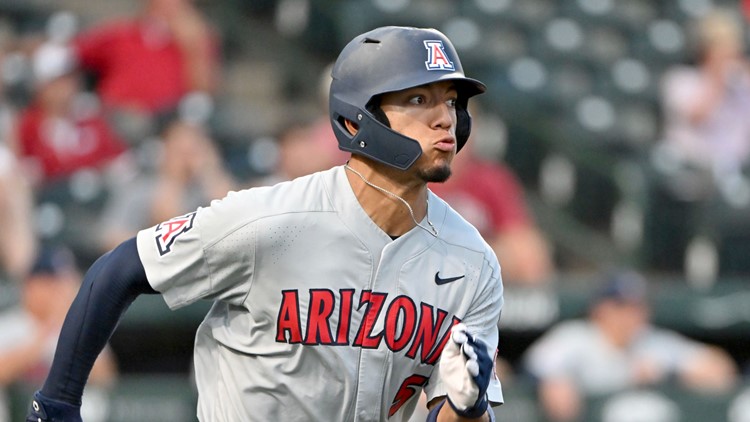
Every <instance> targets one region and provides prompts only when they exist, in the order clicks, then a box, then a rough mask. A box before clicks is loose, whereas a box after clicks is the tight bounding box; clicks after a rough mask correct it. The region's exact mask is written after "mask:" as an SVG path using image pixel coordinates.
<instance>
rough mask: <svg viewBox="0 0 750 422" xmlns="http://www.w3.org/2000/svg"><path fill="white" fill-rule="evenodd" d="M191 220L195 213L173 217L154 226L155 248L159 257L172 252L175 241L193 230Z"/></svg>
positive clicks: (193, 218)
mask: <svg viewBox="0 0 750 422" xmlns="http://www.w3.org/2000/svg"><path fill="white" fill-rule="evenodd" d="M193 220H195V212H191V213H189V214H185V215H181V216H179V217H174V218H172V219H170V220H167V221H165V222H163V223H159V224H157V225H156V227H155V228H154V233H155V234H156V237H155V240H156V248H157V250H158V251H159V255H160V256H164V255H166V254H168V253H170V252H172V246H173V245H174V242H175V240H177V238H178V237H179V236H180V235H181V234H183V233H187V232H189V231H190V230H191V229H192V228H193Z"/></svg>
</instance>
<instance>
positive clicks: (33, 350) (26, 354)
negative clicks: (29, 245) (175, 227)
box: [0, 247, 117, 413]
mask: <svg viewBox="0 0 750 422" xmlns="http://www.w3.org/2000/svg"><path fill="white" fill-rule="evenodd" d="M80 282H81V274H80V273H79V271H78V268H77V265H76V263H75V258H74V256H73V254H72V253H71V251H70V250H68V249H67V248H64V247H47V248H43V249H42V250H41V251H40V253H39V254H38V256H37V258H36V261H35V262H34V264H33V266H32V268H31V270H30V271H29V273H28V274H27V275H26V276H25V277H24V280H23V283H22V288H21V303H20V304H19V306H18V307H13V308H10V309H5V310H3V311H2V313H0V395H2V391H3V390H4V389H5V387H7V386H9V385H11V384H20V385H25V386H27V387H28V386H33V385H39V384H40V383H42V382H44V379H45V377H46V376H47V372H48V371H49V368H50V365H51V364H52V358H53V356H54V352H55V346H56V344H57V336H58V334H59V332H60V328H61V327H62V323H63V320H64V319H65V315H66V314H67V311H68V308H69V307H70V304H71V303H72V301H73V299H74V298H75V295H76V293H77V292H78V288H79V285H80ZM116 377H117V368H116V363H115V361H114V356H113V354H112V352H111V350H109V349H105V350H104V352H103V353H102V354H101V355H100V356H99V358H98V359H97V361H96V363H95V364H94V368H93V370H92V372H91V377H90V381H91V382H92V383H93V386H94V387H96V386H99V387H103V388H106V387H108V386H110V385H112V383H113V382H114V381H115V379H116ZM1 402H2V401H1V400H0V405H1ZM0 413H2V412H1V411H0Z"/></svg>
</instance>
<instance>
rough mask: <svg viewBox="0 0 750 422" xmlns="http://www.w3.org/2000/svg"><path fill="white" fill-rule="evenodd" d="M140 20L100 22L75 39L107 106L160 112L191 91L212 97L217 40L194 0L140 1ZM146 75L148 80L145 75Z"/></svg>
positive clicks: (80, 59)
mask: <svg viewBox="0 0 750 422" xmlns="http://www.w3.org/2000/svg"><path fill="white" fill-rule="evenodd" d="M140 4H141V8H140V11H139V12H138V14H137V15H136V16H133V17H124V16H123V17H120V18H113V19H110V20H107V21H106V22H100V23H98V24H97V25H94V26H93V27H90V28H87V29H85V30H84V31H83V32H81V33H80V34H78V35H77V36H76V37H75V39H74V40H73V45H74V48H75V55H76V57H77V59H78V62H79V64H80V66H81V68H82V69H83V70H85V71H86V72H91V73H93V74H94V76H95V78H96V90H97V92H98V93H99V95H100V96H101V97H102V101H103V102H104V104H105V106H106V107H108V108H109V107H114V108H124V109H132V110H137V111H141V112H148V113H160V112H164V111H170V110H172V109H174V108H175V107H176V106H177V104H178V103H179V102H180V100H181V99H182V98H183V97H184V96H185V95H187V94H189V93H192V92H196V91H198V92H204V93H208V94H213V93H214V92H215V91H216V87H217V82H218V73H217V72H218V69H219V57H218V43H217V42H218V40H217V38H216V34H215V32H214V31H213V29H212V28H210V26H209V24H208V22H207V21H206V19H205V18H204V17H203V15H202V14H201V12H200V11H199V10H198V9H196V8H195V6H194V5H193V2H192V1H191V0H141V1H140ZM144 75H148V77H144Z"/></svg>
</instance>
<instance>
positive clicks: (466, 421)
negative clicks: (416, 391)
mask: <svg viewBox="0 0 750 422" xmlns="http://www.w3.org/2000/svg"><path fill="white" fill-rule="evenodd" d="M428 407H429V408H430V409H432V411H436V412H437V415H436V416H433V415H432V411H431V412H430V413H431V414H430V416H429V417H428V418H427V421H428V422H431V421H435V422H485V421H492V420H493V419H492V418H490V414H489V412H492V408H487V412H486V413H485V414H484V415H482V416H480V417H478V418H466V417H463V416H460V415H459V414H457V413H456V411H455V410H453V408H452V407H451V406H450V405H448V404H447V402H446V399H439V398H438V399H435V400H433V402H431V403H430V404H429V405H428Z"/></svg>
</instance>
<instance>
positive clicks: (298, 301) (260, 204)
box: [27, 27, 503, 422]
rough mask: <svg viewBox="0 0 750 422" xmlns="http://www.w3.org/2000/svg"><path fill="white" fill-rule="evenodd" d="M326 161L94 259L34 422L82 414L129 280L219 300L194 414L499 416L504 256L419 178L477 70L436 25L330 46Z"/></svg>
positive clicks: (450, 129)
mask: <svg viewBox="0 0 750 422" xmlns="http://www.w3.org/2000/svg"><path fill="white" fill-rule="evenodd" d="M332 77H333V79H332V83H331V88H330V117H331V123H332V125H333V129H334V132H335V133H336V137H337V139H338V142H339V147H340V148H341V149H342V150H344V151H348V152H351V153H352V154H351V158H350V160H349V161H348V162H347V163H346V164H345V165H343V166H337V167H334V168H332V169H330V170H327V171H322V172H319V173H315V174H312V175H309V176H304V177H301V178H298V179H295V180H293V181H290V182H284V183H281V184H278V185H275V186H271V187H261V188H253V189H248V190H244V191H240V192H232V193H230V194H229V195H228V196H227V197H225V198H223V199H221V200H216V201H213V202H212V203H211V205H210V206H209V207H205V208H199V209H198V210H197V211H195V212H192V213H189V214H186V215H182V216H179V217H175V218H172V219H171V220H168V221H165V222H163V223H161V224H158V225H156V226H154V227H151V228H148V229H145V230H142V231H141V232H139V233H138V235H137V236H136V238H134V239H131V240H129V241H126V242H124V243H123V244H121V245H120V246H118V247H117V248H115V249H114V250H112V251H111V252H109V253H107V254H105V255H104V256H102V257H101V258H100V259H99V260H97V262H96V263H94V265H92V267H91V268H90V269H89V271H88V272H87V275H86V277H85V282H84V285H83V287H82V289H81V291H80V293H79V295H78V297H77V298H76V300H75V302H74V304H73V305H72V307H71V309H70V311H69V314H68V317H67V320H66V322H65V325H64V327H63V329H62V333H61V338H60V342H59V344H58V348H57V353H56V356H55V361H54V364H53V367H52V370H51V371H50V374H49V376H48V378H47V380H46V382H45V384H44V386H43V387H42V388H41V390H39V391H38V392H37V393H35V395H34V399H33V401H32V405H31V409H30V411H29V414H28V419H27V420H28V421H78V420H80V416H79V406H80V404H81V393H82V390H83V387H84V384H85V382H86V377H87V374H88V372H89V370H90V368H91V365H92V363H93V362H94V359H95V358H96V356H97V354H98V353H99V351H100V350H101V349H102V347H103V346H104V345H105V343H106V342H107V340H108V339H109V337H110V335H111V333H112V331H113V330H114V327H115V326H116V324H117V321H118V320H119V318H120V316H121V315H122V313H123V312H124V311H125V309H126V308H127V307H128V305H129V304H130V303H131V301H132V300H134V298H135V297H136V296H138V295H140V294H149V293H152V294H153V293H159V294H161V295H162V296H163V297H164V299H165V301H166V302H167V304H168V305H169V306H170V307H171V308H179V307H181V306H185V305H188V304H190V303H193V302H195V301H197V300H199V299H206V300H211V301H213V306H212V308H211V310H210V311H209V313H208V315H206V317H205V319H204V321H203V322H202V324H201V325H200V327H199V329H198V331H197V333H196V339H195V353H194V357H195V362H194V363H195V378H196V383H197V387H198V392H199V399H198V409H197V413H198V418H199V419H200V420H201V421H230V422H235V421H403V420H407V419H409V417H410V415H411V414H412V412H413V411H414V408H415V406H416V405H417V402H418V398H419V396H420V394H421V393H422V391H425V392H426V396H427V399H428V401H429V403H428V407H429V408H430V411H429V416H428V420H494V417H493V412H492V410H491V409H490V408H489V403H490V402H495V403H501V402H502V401H503V399H502V392H501V389H500V383H499V381H498V380H497V377H496V376H495V374H494V370H493V368H494V364H493V363H494V359H493V358H494V356H495V353H496V346H497V344H498V326H497V325H498V320H499V318H500V311H501V308H502V304H503V299H502V293H503V288H502V283H501V278H500V268H499V264H498V262H497V258H496V257H495V255H494V254H493V252H492V250H491V249H490V247H489V246H488V245H487V244H486V243H485V242H484V241H483V240H482V238H481V237H480V235H479V234H478V232H477V231H476V230H475V229H474V228H473V227H472V226H470V225H469V224H468V223H467V222H466V221H465V220H463V219H462V218H461V217H460V216H459V215H458V214H457V213H456V212H455V211H453V210H452V209H451V208H449V207H448V205H446V203H445V202H443V201H442V200H441V199H440V198H438V197H437V196H435V195H434V194H432V193H431V192H430V191H429V190H428V189H427V183H428V182H442V181H445V180H446V179H447V178H448V177H449V176H450V165H451V161H452V159H453V157H454V156H455V154H456V152H457V151H458V150H460V149H461V147H462V146H463V145H464V143H465V142H466V140H467V138H468V136H469V132H470V128H471V122H470V116H469V114H468V112H467V103H468V100H469V98H470V97H472V96H474V95H476V94H479V93H482V92H483V91H484V90H485V86H484V85H483V84H482V83H480V82H478V81H476V80H474V79H470V78H467V77H465V76H464V72H463V69H462V67H461V63H460V61H459V58H458V56H457V55H456V51H455V49H454V47H453V46H452V44H451V42H450V41H449V40H448V39H447V38H446V37H445V36H444V35H443V34H442V33H440V32H438V31H436V30H433V29H419V28H405V27H383V28H378V29H375V30H372V31H370V32H367V33H365V34H362V35H360V36H358V37H356V38H355V39H354V40H352V41H351V42H350V43H349V44H348V45H347V46H346V47H345V48H344V49H343V50H342V52H341V54H340V56H339V58H338V59H337V61H336V63H335V65H334V68H333V71H332Z"/></svg>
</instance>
